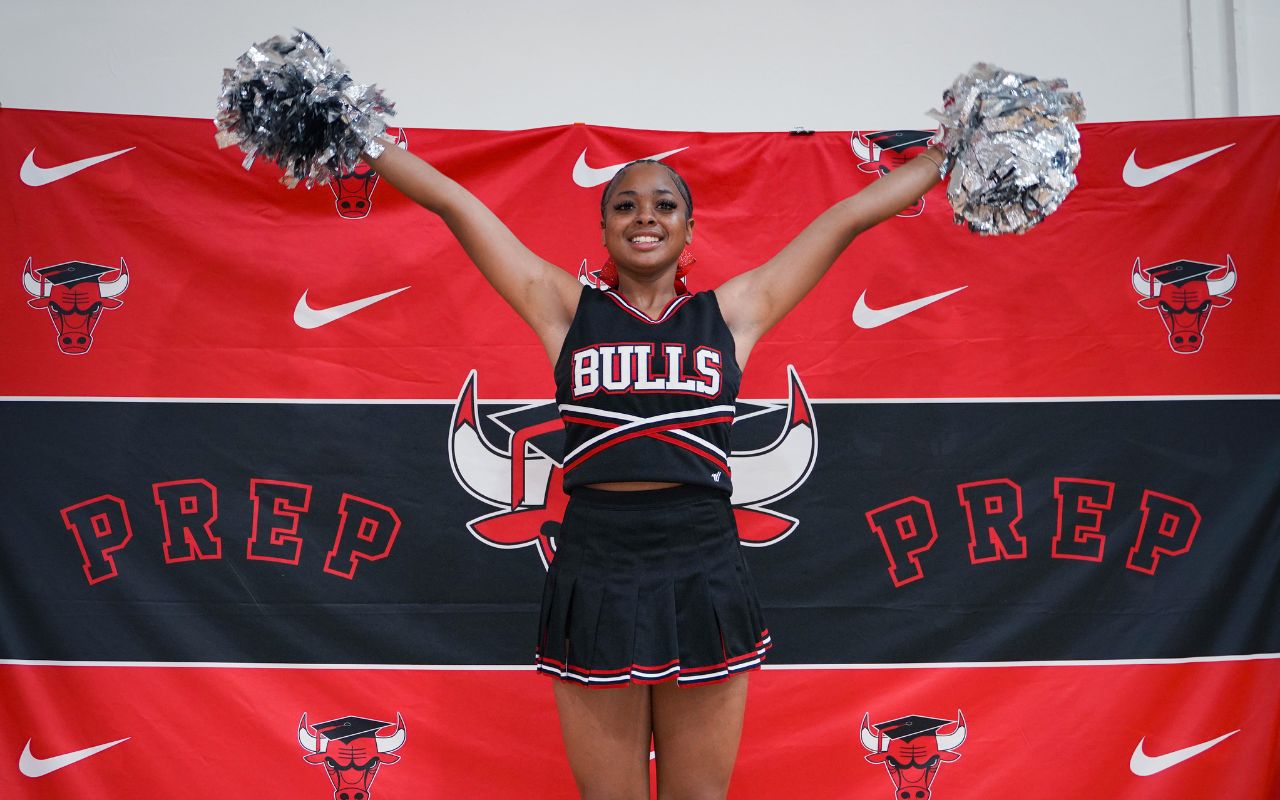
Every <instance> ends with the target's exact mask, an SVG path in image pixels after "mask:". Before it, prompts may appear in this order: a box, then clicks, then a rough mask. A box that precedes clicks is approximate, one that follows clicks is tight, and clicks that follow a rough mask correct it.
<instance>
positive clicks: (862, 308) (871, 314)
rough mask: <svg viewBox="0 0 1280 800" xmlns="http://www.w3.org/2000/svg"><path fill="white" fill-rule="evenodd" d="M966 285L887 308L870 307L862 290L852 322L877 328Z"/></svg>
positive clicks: (965, 287) (860, 326)
mask: <svg viewBox="0 0 1280 800" xmlns="http://www.w3.org/2000/svg"><path fill="white" fill-rule="evenodd" d="M968 288H969V287H968V286H959V287H957V288H955V289H952V290H950V291H946V292H938V293H937V294H931V295H929V296H928V297H921V298H920V299H918V300H912V301H910V302H907V303H899V304H897V305H896V306H889V307H888V308H871V307H870V306H868V305H867V293H866V292H865V291H864V292H863V293H862V294H861V295H860V296H859V297H858V302H857V304H856V305H854V307H853V324H854V325H857V326H858V327H859V328H867V329H870V328H878V327H880V326H881V325H884V324H885V323H888V322H893V321H894V320H895V319H898V318H899V317H905V316H906V315H908V314H910V313H911V312H912V311H919V310H920V309H922V308H924V307H925V306H927V305H929V304H930V303H936V302H938V301H939V300H941V299H942V298H944V297H948V296H950V295H953V294H955V293H956V292H958V291H960V290H961V289H968Z"/></svg>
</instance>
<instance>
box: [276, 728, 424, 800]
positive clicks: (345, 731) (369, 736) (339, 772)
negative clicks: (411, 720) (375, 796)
mask: <svg viewBox="0 0 1280 800" xmlns="http://www.w3.org/2000/svg"><path fill="white" fill-rule="evenodd" d="M390 725H391V723H390V722H381V721H379V720H376V719H366V718H365V717H341V718H339V719H331V720H329V721H328V722H318V723H316V724H315V725H312V726H308V725H307V715H306V712H303V714H302V719H300V720H298V744H300V745H302V749H303V750H306V751H307V755H305V756H303V757H302V760H303V761H306V762H307V763H308V764H323V765H324V768H325V772H327V773H328V775H329V782H330V783H332V784H333V800H369V797H370V794H369V787H370V786H372V785H373V779H374V778H376V777H377V776H378V768H379V767H380V766H381V765H383V764H394V763H396V762H397V761H399V760H400V756H397V755H394V754H393V753H394V751H396V750H399V749H400V748H401V747H403V746H404V740H405V730H404V717H402V716H400V714H399V713H397V714H396V729H395V732H394V733H391V734H388V735H387V736H379V735H378V731H379V730H381V729H382V728H386V727H389V726H390Z"/></svg>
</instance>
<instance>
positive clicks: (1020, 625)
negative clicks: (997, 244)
mask: <svg viewBox="0 0 1280 800" xmlns="http://www.w3.org/2000/svg"><path fill="white" fill-rule="evenodd" d="M497 408H498V407H497V406H494V407H489V406H482V407H481V415H482V416H485V417H487V415H488V414H490V413H492V412H493V411H495V410H497ZM452 411H453V409H452V407H451V406H450V405H448V404H443V405H435V404H428V405H360V404H281V403H272V404H266V403H262V404H259V403H231V404H226V403H223V404H202V403H163V402H148V403H128V402H119V403H114V402H77V401H66V402H8V403H5V404H3V406H0V431H2V432H3V435H4V441H5V442H6V443H7V446H6V447H5V448H4V449H3V453H2V454H0V464H2V465H3V469H4V473H3V474H4V476H5V479H4V481H3V482H0V507H3V509H4V519H3V524H0V600H2V603H0V648H2V650H0V658H19V659H51V660H90V661H99V660H101V661H116V660H119V661H211V662H245V663H262V662H283V663H351V664H356V663H377V664H395V663H404V664H523V663H528V662H529V661H530V659H531V657H532V652H533V637H534V633H533V631H534V626H535V616H536V606H537V601H538V598H539V596H540V591H541V589H540V587H541V580H542V576H543V572H544V567H543V564H542V561H541V559H540V558H539V556H538V550H539V547H538V544H539V541H538V535H539V533H541V534H542V535H543V536H546V535H554V530H555V525H554V523H555V522H556V520H557V519H558V517H556V516H555V514H554V513H553V512H552V511H548V512H545V513H533V514H530V515H529V516H528V517H527V519H529V520H530V522H529V525H530V526H531V527H527V528H524V529H522V528H521V527H520V524H522V523H520V521H519V520H511V521H513V522H514V523H520V524H513V525H512V526H511V529H512V530H515V531H517V533H519V532H520V531H521V530H523V531H524V532H525V533H527V534H528V537H527V541H525V542H519V541H514V540H511V541H507V542H506V543H505V544H506V546H505V547H496V546H489V545H488V544H486V543H485V542H484V541H483V540H482V539H481V537H480V536H479V535H478V534H476V535H473V534H472V533H471V532H470V531H469V529H468V523H473V522H475V521H476V520H479V519H481V518H484V517H489V518H491V519H492V518H499V517H502V515H503V509H502V508H499V507H497V506H494V505H491V504H486V503H484V502H482V501H481V500H479V499H477V498H475V497H473V496H472V495H471V494H469V493H468V492H467V491H465V490H464V489H463V488H462V486H461V485H460V484H459V482H458V480H457V478H455V475H454V470H453V469H452V468H451V466H450V459H449V448H448V438H449V433H450V425H451V422H452ZM1277 411H1280V404H1278V403H1277V402H1276V401H1274V400H1231V401H1217V400H1199V401H1185V402H1183V401H1167V400H1166V401H1161V402H1142V401H1133V402H1123V403H1098V402H1082V403H1074V402H1060V403H1007V402H1001V403H932V404H924V405H916V404H907V403H902V404H894V403H878V404H856V403H847V404H846V403H822V404H820V405H817V406H815V408H814V416H815V422H816V427H817V431H818V435H817V442H818V444H817V460H816V464H815V466H814V468H813V470H812V472H811V473H810V474H809V475H808V476H807V478H804V479H803V480H802V482H800V483H799V485H798V486H795V487H794V489H793V491H791V493H790V494H787V495H786V496H784V497H781V498H780V499H777V500H774V501H772V502H769V501H765V502H762V503H760V504H757V506H756V507H755V508H754V509H742V510H741V511H742V513H744V514H747V515H750V514H752V513H765V514H769V513H772V514H778V515H785V516H788V517H791V518H794V519H796V520H798V525H797V526H796V527H795V529H794V531H792V532H791V533H790V534H789V535H787V536H786V537H785V538H782V539H781V540H778V541H776V542H774V543H772V544H768V545H767V546H760V547H752V548H749V549H748V550H747V558H748V561H749V564H750V566H751V568H752V570H753V573H754V576H755V581H756V585H757V588H758V590H759V592H760V595H761V598H762V601H763V603H764V606H765V610H766V614H767V616H768V621H769V627H770V630H771V631H772V633H773V635H774V639H775V641H776V646H775V648H774V650H773V651H772V652H771V654H770V659H771V662H773V663H777V664H785V663H833V664H834V663H861V664H868V663H924V662H938V663H943V662H980V661H1047V660H1064V659H1065V660H1077V659H1118V658H1185V657H1197V656H1222V655H1234V654H1244V653H1257V652H1277V651H1280V610H1278V609H1280V588H1277V587H1280V522H1278V519H1277V515H1278V514H1280V505H1278V504H1277V501H1276V497H1277V496H1278V493H1277V482H1278V480H1280V475H1278V474H1277V469H1276V465H1277V464H1280V436H1278V435H1277V433H1278V432H1280V431H1278V428H1280V421H1278V420H1280V415H1277ZM530 413H533V416H534V417H537V416H538V414H539V413H540V412H519V414H517V415H516V416H517V417H519V416H520V414H524V415H526V416H528V415H529V414H530ZM783 416H784V415H782V414H777V413H775V414H764V415H761V416H759V417H755V418H752V419H750V420H747V422H750V423H751V424H749V425H742V426H740V428H741V429H740V430H739V429H738V428H735V438H736V439H737V441H735V447H736V448H737V449H738V450H754V449H759V448H762V447H765V446H766V445H768V444H769V443H770V442H772V441H773V439H774V438H775V437H776V436H777V435H778V428H779V427H780V426H781V425H782V424H783V422H784V420H783V419H782V417H783ZM482 424H483V425H484V426H485V431H486V435H487V437H488V438H489V440H490V441H491V442H492V443H493V444H494V445H496V446H497V447H499V448H502V447H505V446H506V444H507V443H506V438H505V434H503V433H502V431H501V430H500V429H499V428H497V427H496V426H495V425H493V424H492V422H491V421H489V420H487V419H486V420H484V421H482ZM520 424H532V423H525V422H522V423H520ZM744 469H749V468H744ZM738 481H739V475H738V473H737V472H735V483H737V482H738ZM251 487H255V488H254V489H253V491H251ZM282 487H283V488H282ZM290 487H292V488H290ZM305 487H309V489H306V488H305ZM1108 487H1110V488H1109V489H1108ZM1082 490H1085V491H1087V492H1100V493H1102V494H1095V495H1094V497H1095V498H1096V497H1101V496H1103V495H1106V494H1108V493H1109V497H1110V500H1109V503H1106V505H1107V508H1106V509H1105V510H1102V511H1100V512H1099V513H1098V515H1097V517H1096V519H1097V521H1098V522H1099V524H1098V527H1099V529H1100V532H1099V533H1098V534H1090V533H1089V532H1088V531H1086V532H1085V533H1084V534H1083V536H1082V538H1081V539H1080V541H1076V540H1074V539H1073V538H1072V537H1071V536H1070V535H1069V531H1068V532H1067V533H1066V534H1064V538H1063V540H1062V541H1059V542H1058V544H1057V545H1055V534H1056V532H1057V528H1058V525H1059V516H1060V509H1059V505H1060V503H1059V500H1058V497H1059V496H1062V497H1063V498H1064V501H1063V502H1064V503H1066V504H1067V505H1068V506H1069V508H1068V509H1067V511H1066V514H1065V515H1066V517H1067V518H1068V519H1067V523H1068V524H1070V523H1071V519H1070V518H1071V517H1072V515H1073V509H1075V508H1078V507H1079V506H1078V503H1079V502H1081V497H1084V496H1085V495H1084V494H1082V493H1081V491H1082ZM303 491H309V499H308V502H307V510H306V511H305V512H301V513H299V515H298V519H299V522H298V525H297V530H296V534H297V539H298V542H297V557H296V563H293V562H292V560H291V559H290V558H289V555H290V552H289V550H290V547H291V543H292V540H291V539H290V538H289V536H290V534H285V535H284V537H283V538H280V539H279V541H277V542H276V543H275V544H274V545H271V544H270V539H271V533H270V531H269V530H268V529H267V528H269V527H270V525H269V524H268V525H266V526H265V527H264V529H262V530H260V531H259V532H258V537H259V538H258V539H257V543H258V550H257V554H256V555H257V557H250V555H249V548H250V544H249V540H250V537H251V534H252V531H253V526H254V519H255V500H254V497H255V496H256V497H257V503H258V506H259V511H258V512H257V517H258V519H259V520H266V522H267V523H270V522H271V519H270V516H271V515H270V514H267V515H266V516H264V515H263V514H262V511H261V508H262V507H264V506H268V505H270V504H271V503H274V502H279V501H280V498H282V497H283V498H284V500H285V501H287V500H288V494H289V493H290V492H293V493H295V495H296V493H301V492H303ZM214 492H216V497H217V503H216V506H217V516H216V519H214V520H213V521H212V522H211V523H210V529H211V530H212V533H213V535H214V537H216V549H217V552H216V554H215V553H214V552H213V550H214V548H215V540H214V539H209V538H206V537H205V535H204V534H203V533H202V532H201V531H196V532H195V533H194V534H193V535H192V539H193V542H194V543H191V542H188V541H187V539H186V536H185V534H184V533H183V532H182V530H181V522H182V519H183V517H182V514H183V513H189V516H188V517H187V519H188V520H190V519H200V518H201V515H202V514H204V513H205V511H206V509H204V508H203V507H201V503H202V502H206V501H208V500H210V499H212V496H213V493H214ZM273 493H274V494H273ZM186 495H190V496H192V497H195V498H196V500H195V505H196V507H195V508H188V509H187V512H184V510H183V505H182V504H183V502H184V500H183V499H182V498H183V497H184V496H186ZM1017 499H1020V501H1021V508H1020V511H1021V516H1020V519H1019V520H1018V521H1017V522H1016V524H1015V526H1014V527H1015V531H1016V533H1017V535H1016V536H1015V535H1014V534H1013V533H1010V532H1008V531H1007V530H1005V531H1004V532H1002V533H1001V534H1000V535H999V536H998V537H997V539H996V540H995V541H994V542H993V540H992V539H991V537H990V536H989V535H987V534H986V531H985V529H982V530H981V531H980V532H978V533H977V534H974V535H971V532H970V517H971V515H976V517H975V518H974V525H976V526H977V527H979V528H982V525H983V523H984V520H985V521H986V522H993V521H994V522H996V523H1001V524H1003V523H1002V521H1003V520H1006V519H1007V515H1005V516H1002V514H1003V513H1004V509H994V506H993V504H999V503H1003V502H1006V501H1010V502H1012V501H1015V500H1017ZM185 502H188V503H189V502H190V501H185ZM966 503H967V506H966ZM1086 505H1087V503H1086ZM989 506H991V507H989ZM121 508H122V509H124V513H126V514H127V518H128V523H129V529H130V532H131V538H130V539H129V540H128V542H127V543H124V544H123V546H120V547H119V549H116V550H108V548H110V547H111V546H114V545H117V544H119V543H120V541H121V540H122V533H121V532H120V531H119V530H115V529H113V528H112V527H111V526H112V525H113V520H115V519H123V517H116V516H115V515H116V513H117V512H116V511H114V510H113V509H121ZM993 509H994V510H993ZM286 510H287V509H286ZM525 510H526V511H534V512H537V509H525ZM344 514H345V523H344ZM166 515H170V517H171V519H170V520H169V522H170V524H169V533H168V535H169V541H168V544H167V545H166V527H165V519H166ZM495 515H496V516H495ZM1074 516H1075V517H1076V521H1077V522H1079V521H1082V520H1083V521H1085V522H1088V521H1089V520H1090V519H1093V517H1089V516H1088V515H1087V514H1086V515H1080V514H1079V513H1076V514H1075V515H1074ZM282 518H283V517H282ZM396 519H398V521H399V525H398V527H397V528H396V533H395V537H394V540H393V541H392V542H391V544H390V546H389V548H387V550H386V552H381V551H380V550H379V548H380V547H381V545H382V544H385V543H386V537H387V533H388V530H389V528H388V526H393V525H394V520H396ZM504 519H510V518H504ZM521 519H524V518H521ZM930 519H931V520H932V529H933V531H936V538H935V539H934V541H933V543H932V545H931V546H929V547H927V548H923V547H921V548H920V549H918V551H916V552H912V551H915V550H916V548H917V547H918V546H920V545H922V544H923V543H924V542H925V541H926V540H928V539H929V538H932V537H931V536H930V535H929V531H928V530H925V529H924V528H925V527H927V526H928V524H929V520H930ZM1144 519H1145V527H1144ZM362 520H363V523H362ZM903 520H906V522H903ZM877 521H878V522H879V523H880V529H881V530H883V531H885V532H886V534H885V537H883V538H882V536H881V535H880V533H879V532H877V529H876V526H875V524H874V523H876V522H877ZM915 522H919V523H920V524H921V526H922V528H921V529H920V530H917V531H916V533H917V535H918V536H919V537H920V538H913V539H910V540H903V539H901V537H899V538H898V540H897V541H896V542H895V541H894V537H895V536H898V533H897V531H898V527H897V526H898V525H900V524H903V525H907V526H908V527H909V526H910V525H911V524H914V523H915ZM1191 522H1194V523H1195V524H1194V528H1195V532H1194V537H1193V538H1191V539H1190V542H1189V544H1188V543H1187V542H1186V541H1184V540H1182V539H1179V537H1180V536H1183V537H1184V538H1185V534H1187V533H1188V532H1189V529H1188V528H1187V527H1185V526H1186V525H1189V524H1191ZM276 524H279V522H278V521H277V522H276ZM344 524H345V527H344ZM362 524H363V526H364V528H363V530H364V533H365V536H364V537H361V535H360V533H361V525H362ZM68 525H70V526H72V527H73V528H76V529H77V530H78V531H79V533H78V534H77V533H73V531H72V530H69V528H68ZM95 526H96V527H95ZM104 526H106V527H104ZM379 526H381V527H380V528H379ZM1161 526H1164V527H1163V528H1162V527H1161ZM1179 526H1184V527H1181V528H1180V527H1179ZM1162 531H1163V533H1162ZM99 534H102V535H99ZM1160 536H1165V538H1164V539H1161V538H1159V537H1160ZM113 537H115V538H113ZM1099 537H1101V538H1099ZM517 538H518V537H517ZM1099 541H1101V544H1100V545H1098V542H1099ZM521 544H524V545H526V546H519V545H521ZM1181 544H1187V546H1186V548H1185V552H1161V548H1162V546H1164V545H1167V546H1165V547H1164V548H1163V549H1165V550H1177V549H1178V548H1179V546H1180V545H1181ZM81 545H83V546H84V548H86V549H87V550H88V551H89V552H90V553H92V552H95V548H96V549H97V551H96V552H97V555H96V556H87V555H86V552H85V551H82V548H81ZM1099 547H1100V550H1095V549H1094V548H1099ZM106 556H109V559H108V558H106ZM202 556H205V557H202ZM215 556H216V557H215ZM376 556H380V557H376ZM1094 556H1096V557H1094ZM271 559H274V560H271ZM86 564H88V565H89V567H88V571H86Z"/></svg>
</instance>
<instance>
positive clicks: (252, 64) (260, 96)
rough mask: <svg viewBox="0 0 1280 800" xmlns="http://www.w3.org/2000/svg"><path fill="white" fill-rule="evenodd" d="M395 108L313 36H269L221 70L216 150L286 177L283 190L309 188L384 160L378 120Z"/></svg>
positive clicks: (383, 124)
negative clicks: (260, 161) (259, 161)
mask: <svg viewBox="0 0 1280 800" xmlns="http://www.w3.org/2000/svg"><path fill="white" fill-rule="evenodd" d="M393 106H394V104H393V103H392V102H391V101H389V100H387V98H386V97H384V96H383V94H382V90H381V89H378V88H377V87H376V86H373V85H365V84H359V83H356V82H355V81H353V80H352V79H351V76H350V75H348V74H347V68H346V66H345V65H343V63H342V62H341V61H339V60H337V59H336V58H333V57H332V56H331V54H330V53H329V51H328V50H326V49H325V48H323V47H321V46H320V43H319V42H317V41H316V40H315V39H314V38H313V37H312V36H311V35H309V34H307V33H305V32H303V31H298V32H297V33H296V34H294V35H293V36H289V37H284V36H274V37H272V38H270V39H268V40H267V41H265V42H262V43H260V44H255V45H253V46H252V47H250V48H249V49H248V50H246V51H245V53H244V55H242V56H240V58H239V59H238V60H237V61H236V65H235V67H234V68H233V69H227V70H223V73H222V95H221V96H220V97H219V98H218V111H217V114H215V116H214V124H216V125H217V126H218V133H217V135H216V139H217V142H218V146H219V147H229V146H231V145H233V144H234V145H239V146H240V149H241V150H243V151H244V152H245V154H246V155H245V158H244V168H245V169H248V168H249V167H250V166H252V165H253V161H254V159H255V158H257V157H258V156H262V157H264V158H268V159H270V160H271V161H274V162H275V163H276V164H278V165H279V166H280V168H281V169H283V170H284V173H285V174H284V177H283V178H281V179H280V182H281V183H283V184H285V185H286V186H288V187H289V188H290V189H292V188H293V187H294V186H297V185H298V182H299V181H303V180H305V181H306V182H307V188H308V189H309V188H311V186H312V185H314V184H317V183H319V184H324V183H328V182H329V181H330V180H331V179H333V178H335V177H338V176H341V175H346V174H348V173H350V172H351V171H352V170H354V169H355V167H356V166H357V164H358V163H359V159H360V154H361V153H367V154H368V155H369V156H371V157H375V158H376V157H377V156H378V155H381V153H382V149H383V144H382V141H381V140H380V137H381V136H382V135H383V134H384V133H386V130H387V123H386V121H385V120H384V119H383V118H382V115H383V114H395V113H396V112H395V109H394V108H393Z"/></svg>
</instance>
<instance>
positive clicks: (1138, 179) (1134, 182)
mask: <svg viewBox="0 0 1280 800" xmlns="http://www.w3.org/2000/svg"><path fill="white" fill-rule="evenodd" d="M1235 146H1236V143H1235V142H1232V143H1231V144H1224V145H1223V146H1222V147H1218V148H1215V149H1213V150H1206V151H1204V152H1203V153H1196V154H1195V155H1193V156H1187V157H1186V158H1180V159H1178V160H1177V161H1169V162H1166V163H1164V164H1160V165H1159V166H1156V167H1140V166H1138V163H1137V162H1136V161H1134V156H1136V155H1137V154H1138V149H1137V148H1136V147H1135V148H1134V150H1133V152H1132V153H1130V154H1129V160H1128V161H1126V162H1125V164H1124V182H1125V183H1127V184H1129V185H1130V186H1132V187H1134V188H1135V189H1141V188H1142V187H1143V186H1150V185H1151V184H1153V183H1155V182H1156V181H1162V180H1164V179H1165V178H1167V177H1169V176H1170V175H1172V174H1173V173H1175V172H1181V171H1182V170H1184V169H1186V168H1187V167H1189V166H1191V165H1192V164H1198V163H1200V162H1201V161H1204V160H1205V159H1206V158H1208V157H1209V156H1214V155H1217V154H1218V153H1221V152H1222V151H1223V150H1226V149H1227V148H1228V147H1235Z"/></svg>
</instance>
